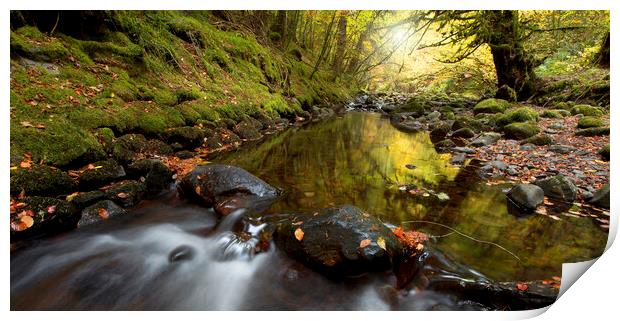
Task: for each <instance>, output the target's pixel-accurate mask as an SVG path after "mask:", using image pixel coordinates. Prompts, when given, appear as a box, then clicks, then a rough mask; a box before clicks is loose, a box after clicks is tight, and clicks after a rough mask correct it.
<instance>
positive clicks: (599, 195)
mask: <svg viewBox="0 0 620 321" xmlns="http://www.w3.org/2000/svg"><path fill="white" fill-rule="evenodd" d="M590 203H591V204H593V205H595V206H598V207H602V208H606V209H609V184H605V186H603V187H602V188H601V189H600V190H598V191H596V192H595V193H594V195H593V196H592V199H590Z"/></svg>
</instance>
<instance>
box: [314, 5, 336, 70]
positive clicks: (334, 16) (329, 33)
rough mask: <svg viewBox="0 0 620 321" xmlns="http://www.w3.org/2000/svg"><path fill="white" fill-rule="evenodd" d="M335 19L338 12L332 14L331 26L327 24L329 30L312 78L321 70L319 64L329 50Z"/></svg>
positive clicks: (326, 32)
mask: <svg viewBox="0 0 620 321" xmlns="http://www.w3.org/2000/svg"><path fill="white" fill-rule="evenodd" d="M334 20H336V12H335V11H334V14H333V15H332V20H331V21H330V22H329V26H327V30H326V31H325V38H323V46H322V47H321V53H320V54H319V57H318V58H317V59H316V63H315V64H314V68H313V69H312V73H311V74H310V79H312V78H313V77H314V74H315V73H316V72H317V71H318V70H319V65H320V64H321V61H322V60H323V57H324V56H325V52H326V50H327V47H328V44H329V39H330V38H331V33H332V29H333V27H334Z"/></svg>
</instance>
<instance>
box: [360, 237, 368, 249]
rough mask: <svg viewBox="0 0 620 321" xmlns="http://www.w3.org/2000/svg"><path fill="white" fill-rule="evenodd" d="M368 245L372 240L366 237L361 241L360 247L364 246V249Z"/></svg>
mask: <svg viewBox="0 0 620 321" xmlns="http://www.w3.org/2000/svg"><path fill="white" fill-rule="evenodd" d="M368 245H370V240H369V239H364V240H362V241H361V242H360V248H362V249H363V248H365V247H367V246H368Z"/></svg>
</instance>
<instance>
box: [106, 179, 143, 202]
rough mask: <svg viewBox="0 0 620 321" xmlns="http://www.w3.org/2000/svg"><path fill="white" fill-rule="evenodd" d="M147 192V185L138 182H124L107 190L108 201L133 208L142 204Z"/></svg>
mask: <svg viewBox="0 0 620 321" xmlns="http://www.w3.org/2000/svg"><path fill="white" fill-rule="evenodd" d="M144 192H146V185H145V184H143V183H140V182H138V181H132V180H127V181H122V182H118V183H115V184H114V185H112V186H110V188H108V189H107V190H105V197H106V199H109V200H112V201H114V203H116V204H119V205H120V206H122V207H131V206H134V205H136V204H138V203H139V202H140V200H142V197H143V196H144Z"/></svg>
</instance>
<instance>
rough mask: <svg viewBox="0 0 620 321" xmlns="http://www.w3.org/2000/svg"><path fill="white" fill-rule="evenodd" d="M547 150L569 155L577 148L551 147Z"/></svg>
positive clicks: (565, 146)
mask: <svg viewBox="0 0 620 321" xmlns="http://www.w3.org/2000/svg"><path fill="white" fill-rule="evenodd" d="M547 150H548V151H550V152H554V153H558V154H568V153H570V152H572V151H574V150H575V148H574V147H572V146H567V145H551V146H549V148H548V149H547Z"/></svg>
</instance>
